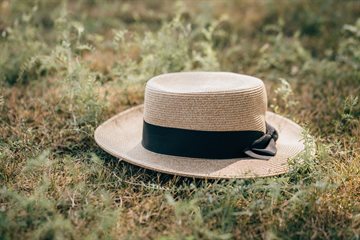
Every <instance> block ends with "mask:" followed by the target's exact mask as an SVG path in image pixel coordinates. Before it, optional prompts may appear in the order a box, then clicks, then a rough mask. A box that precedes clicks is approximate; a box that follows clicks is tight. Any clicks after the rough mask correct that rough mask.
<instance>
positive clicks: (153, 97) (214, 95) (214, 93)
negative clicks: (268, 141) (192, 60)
mask: <svg viewBox="0 0 360 240" xmlns="http://www.w3.org/2000/svg"><path fill="white" fill-rule="evenodd" d="M144 105H145V112H144V120H145V121H146V122H148V123H151V124H154V125H158V126H163V127H174V128H182V129H191V130H204V131H244V130H257V131H263V132H264V131H265V112H266V108H267V97H266V91H265V86H264V84H263V82H262V81H261V80H260V79H257V78H254V77H250V76H246V75H240V74H234V73H225V72H185V73H170V74H163V75H160V76H156V77H154V78H152V79H150V80H149V81H148V83H147V85H146V90H145V103H144Z"/></svg>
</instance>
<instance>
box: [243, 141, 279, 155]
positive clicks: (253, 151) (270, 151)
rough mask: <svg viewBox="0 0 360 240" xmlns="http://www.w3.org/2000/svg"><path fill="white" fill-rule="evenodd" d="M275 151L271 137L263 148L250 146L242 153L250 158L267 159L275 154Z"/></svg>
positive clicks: (274, 144)
mask: <svg viewBox="0 0 360 240" xmlns="http://www.w3.org/2000/svg"><path fill="white" fill-rule="evenodd" d="M276 152H277V149H276V143H275V140H274V139H271V140H270V141H269V143H268V144H267V146H266V147H265V148H261V149H260V148H250V149H248V150H246V151H244V153H245V154H246V155H248V156H249V157H252V158H257V159H262V160H269V159H270V158H271V157H273V156H275V155H276Z"/></svg>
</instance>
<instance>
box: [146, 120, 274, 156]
mask: <svg viewBox="0 0 360 240" xmlns="http://www.w3.org/2000/svg"><path fill="white" fill-rule="evenodd" d="M277 138H278V133H277V131H276V130H275V128H273V127H272V126H271V125H269V124H268V123H266V133H263V132H261V131H198V130H188V129H179V128H171V127H162V126H157V125H153V124H150V123H147V122H145V121H144V125H143V138H142V145H143V147H144V148H146V149H148V150H150V151H152V152H156V153H161V154H167V155H174V156H182V157H193V158H207V159H227V158H239V157H252V158H257V159H269V158H271V157H272V156H275V154H276V143H275V142H276V140H277Z"/></svg>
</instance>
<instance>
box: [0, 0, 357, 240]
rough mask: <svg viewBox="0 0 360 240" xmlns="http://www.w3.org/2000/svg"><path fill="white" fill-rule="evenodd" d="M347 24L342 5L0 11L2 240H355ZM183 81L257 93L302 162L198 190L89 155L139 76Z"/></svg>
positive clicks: (348, 14) (148, 4)
mask: <svg viewBox="0 0 360 240" xmlns="http://www.w3.org/2000/svg"><path fill="white" fill-rule="evenodd" d="M359 16H360V3H359V2H358V1H351V0H349V1H341V2H340V1H332V0H325V1H291V2H290V1H271V0H269V1H247V0H245V1H235V0H234V1H230V0H229V1H184V2H182V1H179V2H172V1H123V2H118V1H106V2H105V1H98V0H82V1H68V2H66V1H45V0H38V1H20V0H12V1H8V0H4V1H2V2H0V49H1V50H0V239H64V238H65V239H79V238H81V239H82V238H85V239H99V238H100V239H119V238H120V239H144V238H145V239H148V238H151V239H359V238H360V151H359V150H360V141H359V135H360V123H359V119H360V104H359V98H358V97H359V92H360V47H359V46H360V20H358V19H357V17H359ZM189 70H212V71H215V70H221V71H233V72H239V73H245V74H249V75H254V76H257V77H259V78H261V79H263V80H264V82H265V84H266V86H267V91H268V98H269V109H270V110H272V111H275V112H278V113H280V114H282V115H284V116H287V117H289V118H291V119H293V120H294V121H296V122H297V123H299V124H300V125H301V126H303V127H304V128H305V129H306V131H307V133H309V134H310V135H311V136H313V138H308V137H307V134H305V135H304V137H306V143H307V144H313V143H314V142H315V143H316V153H314V152H309V151H307V152H304V153H303V154H302V155H300V156H298V157H297V158H296V159H293V161H292V163H291V166H292V167H291V171H290V172H289V173H288V174H285V175H282V176H278V177H270V178H262V179H261V178H260V179H251V180H232V181H229V180H226V181H223V180H217V181H215V180H207V181H205V180H196V179H189V178H183V177H176V176H171V175H166V174H160V173H156V172H153V171H149V170H144V169H141V168H138V167H135V166H132V165H130V164H127V163H126V162H122V161H118V160H117V159H116V158H114V157H112V156H110V155H108V154H106V153H105V152H104V151H102V150H101V149H100V148H99V147H98V146H97V145H96V144H95V142H94V139H93V132H94V130H95V128H96V127H97V126H98V125H99V124H100V123H101V122H102V121H104V120H106V119H108V118H109V117H111V116H112V115H113V114H115V113H118V112H120V111H122V110H124V109H126V108H129V107H131V106H134V105H137V104H140V103H142V101H143V90H144V84H145V83H146V81H147V80H148V79H149V78H150V77H152V76H154V75H157V74H160V73H164V72H174V71H189ZM300 160H302V161H303V164H299V161H300Z"/></svg>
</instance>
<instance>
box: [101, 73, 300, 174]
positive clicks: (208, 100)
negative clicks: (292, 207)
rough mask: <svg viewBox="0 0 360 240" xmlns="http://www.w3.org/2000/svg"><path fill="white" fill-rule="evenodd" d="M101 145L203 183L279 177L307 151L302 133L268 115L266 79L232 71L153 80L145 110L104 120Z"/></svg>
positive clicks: (284, 120)
mask: <svg viewBox="0 0 360 240" xmlns="http://www.w3.org/2000/svg"><path fill="white" fill-rule="evenodd" d="M95 140H96V142H97V143H98V144H99V146H100V147H101V148H103V149H104V150H105V151H107V152H108V153H110V154H111V155H114V156H116V157H118V158H120V159H123V160H125V161H127V162H129V163H132V164H135V165H137V166H140V167H144V168H147V169H152V170H155V171H159V172H164V173H169V174H174V175H181V176H189V177H198V178H252V177H264V176H273V175H278V174H281V173H285V172H287V171H288V170H289V167H288V163H287V162H288V159H289V158H291V157H294V156H296V155H297V154H298V153H300V152H301V151H303V150H304V143H303V141H302V128H301V127H300V126H299V125H297V124H296V123H294V122H292V121H291V120H289V119H287V118H284V117H282V116H279V115H277V114H275V113H272V112H268V111H267V97H266V90H265V86H264V84H263V82H262V81H261V80H260V79H258V78H255V77H251V76H247V75H240V74H235V73H227V72H182V73H168V74H163V75H159V76H156V77H154V78H152V79H150V80H149V81H148V82H147V84H146V89H145V101H144V105H141V106H137V107H134V108H131V109H129V110H127V111H124V112H122V113H119V114H118V115H116V116H114V117H112V118H111V119H109V120H107V121H106V122H104V123H103V124H102V125H100V126H99V127H98V128H97V129H96V131H95Z"/></svg>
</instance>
